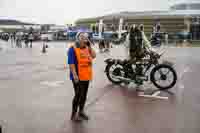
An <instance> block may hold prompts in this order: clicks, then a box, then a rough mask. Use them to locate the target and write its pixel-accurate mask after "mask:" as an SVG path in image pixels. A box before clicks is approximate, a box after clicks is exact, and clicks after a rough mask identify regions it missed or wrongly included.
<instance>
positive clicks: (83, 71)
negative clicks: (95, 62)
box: [75, 48, 92, 81]
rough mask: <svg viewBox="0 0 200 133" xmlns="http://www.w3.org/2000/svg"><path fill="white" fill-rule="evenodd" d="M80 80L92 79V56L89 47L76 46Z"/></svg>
mask: <svg viewBox="0 0 200 133" xmlns="http://www.w3.org/2000/svg"><path fill="white" fill-rule="evenodd" d="M75 53H76V58H77V62H78V77H79V80H80V81H88V80H92V57H91V55H90V54H89V50H88V49H87V48H84V49H80V48H75Z"/></svg>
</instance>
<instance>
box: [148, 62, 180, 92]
mask: <svg viewBox="0 0 200 133" xmlns="http://www.w3.org/2000/svg"><path fill="white" fill-rule="evenodd" d="M151 81H152V82H153V84H154V85H155V86H156V87H157V88H159V89H160V90H167V89H170V88H172V87H173V86H174V85H175V84H176V81H177V74H176V72H175V70H174V69H173V68H172V67H171V66H170V65H166V64H161V65H158V66H156V67H155V68H153V70H152V71H151Z"/></svg>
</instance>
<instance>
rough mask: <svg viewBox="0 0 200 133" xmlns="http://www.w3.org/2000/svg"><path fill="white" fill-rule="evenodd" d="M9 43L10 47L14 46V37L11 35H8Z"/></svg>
mask: <svg viewBox="0 0 200 133" xmlns="http://www.w3.org/2000/svg"><path fill="white" fill-rule="evenodd" d="M10 43H11V47H13V46H14V35H13V33H11V34H10Z"/></svg>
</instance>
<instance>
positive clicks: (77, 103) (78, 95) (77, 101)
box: [72, 81, 89, 114]
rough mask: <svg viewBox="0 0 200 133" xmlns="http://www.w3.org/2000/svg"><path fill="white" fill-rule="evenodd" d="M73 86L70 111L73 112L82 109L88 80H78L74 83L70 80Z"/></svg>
mask: <svg viewBox="0 0 200 133" xmlns="http://www.w3.org/2000/svg"><path fill="white" fill-rule="evenodd" d="M72 83H73V86H74V93H75V95H74V98H73V101H72V113H73V114H75V113H76V112H77V110H78V109H79V112H83V111H84V106H85V103H86V99H87V92H88V87H89V81H79V82H78V83H75V82H74V81H72Z"/></svg>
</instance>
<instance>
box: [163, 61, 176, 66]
mask: <svg viewBox="0 0 200 133" xmlns="http://www.w3.org/2000/svg"><path fill="white" fill-rule="evenodd" d="M162 63H163V64H166V65H169V66H172V67H173V66H174V63H173V62H171V61H166V60H165V61H163V62H162Z"/></svg>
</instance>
